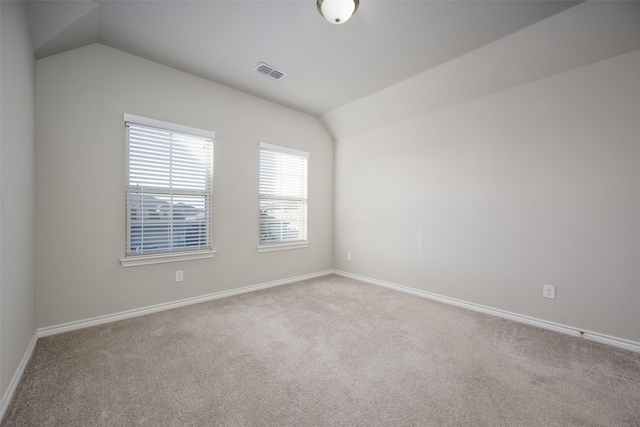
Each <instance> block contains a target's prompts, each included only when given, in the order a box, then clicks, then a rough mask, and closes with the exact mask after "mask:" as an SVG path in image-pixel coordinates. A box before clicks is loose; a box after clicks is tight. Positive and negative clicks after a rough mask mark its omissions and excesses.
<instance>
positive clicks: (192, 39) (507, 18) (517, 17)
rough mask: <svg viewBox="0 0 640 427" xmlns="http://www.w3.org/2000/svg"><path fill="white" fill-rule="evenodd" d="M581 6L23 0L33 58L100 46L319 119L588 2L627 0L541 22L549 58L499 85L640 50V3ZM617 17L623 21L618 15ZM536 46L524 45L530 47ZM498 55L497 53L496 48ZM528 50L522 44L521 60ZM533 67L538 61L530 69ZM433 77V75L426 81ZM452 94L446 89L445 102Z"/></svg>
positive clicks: (426, 0) (470, 72) (374, 0)
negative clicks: (343, 7) (331, 15)
mask: <svg viewBox="0 0 640 427" xmlns="http://www.w3.org/2000/svg"><path fill="white" fill-rule="evenodd" d="M581 3H582V2H576V1H568V0H562V1H560V0H555V1H546V0H508V1H507V0H505V1H491V0H489V1H486V0H469V1H462V0H442V1H437V0H411V1H405V0H360V7H359V9H358V10H357V12H356V13H355V15H354V16H353V17H352V18H351V19H350V20H349V21H348V22H346V23H344V24H342V25H331V24H329V23H328V22H326V21H325V20H324V19H323V18H322V17H321V16H320V14H319V13H318V11H317V9H316V4H315V0H280V1H274V0H254V1H246V0H229V1H220V0H209V1H186V0H174V1H153V0H133V1H130V0H95V1H90V0H80V1H78V0H65V1H28V2H27V6H28V9H27V10H28V14H29V19H30V28H31V37H32V42H33V48H34V54H35V55H36V58H44V57H47V56H49V55H54V54H57V53H60V52H64V51H66V50H69V49H73V48H76V47H80V46H83V45H87V44H91V43H96V42H97V43H103V44H105V45H108V46H111V47H114V48H116V49H120V50H123V51H125V52H129V53H132V54H134V55H137V56H140V57H143V58H146V59H149V60H152V61H155V62H158V63H160V64H164V65H167V66H170V67H173V68H176V69H179V70H182V71H185V72H188V73H191V74H193V75H196V76H199V77H202V78H205V79H208V80H211V81H214V82H217V83H221V84H224V85H226V86H229V87H232V88H235V89H238V90H241V91H244V92H247V93H250V94H253V95H256V96H259V97H261V98H264V99H268V100H271V101H274V102H276V103H279V104H282V105H285V106H288V107H291V108H294V109H297V110H300V111H303V112H307V113H310V114H312V115H315V116H319V117H325V116H326V117H328V118H327V119H326V120H325V118H323V120H324V121H325V122H326V121H327V120H329V119H330V116H331V112H332V111H334V110H337V109H340V108H342V107H344V106H347V105H349V104H352V103H355V102H357V101H358V100H360V99H362V98H364V97H367V96H369V95H371V94H374V93H377V92H380V91H383V90H384V89H385V88H388V87H390V86H392V85H395V84H397V83H399V82H403V81H406V80H407V79H410V78H412V77H414V76H419V75H427V74H425V73H429V72H430V70H434V69H439V70H444V68H442V66H443V64H449V63H452V62H454V60H455V59H456V58H461V57H465V56H466V57H470V56H473V55H475V56H476V57H478V56H479V55H478V54H477V52H483V48H484V49H487V48H486V46H493V45H496V44H498V43H502V44H503V45H507V44H508V43H507V42H505V40H510V39H509V38H510V37H512V38H513V37H514V35H517V34H521V33H523V32H526V31H528V29H529V28H531V27H536V25H535V24H538V23H541V21H542V22H548V21H551V20H553V19H554V18H555V16H560V15H564V14H566V13H567V12H571V11H572V10H573V9H579V8H581V7H584V6H585V5H587V3H588V4H589V6H592V5H593V4H594V3H606V4H607V6H606V7H607V8H608V9H612V10H613V6H611V5H613V4H618V3H620V4H621V3H625V4H626V8H625V7H623V8H618V9H619V10H617V11H616V13H617V14H615V16H614V15H611V14H609V15H611V16H614V17H613V18H611V17H609V18H607V17H606V16H605V15H606V14H607V13H606V11H604V12H603V11H602V10H599V9H598V7H595V9H596V10H594V11H592V12H590V13H583V14H581V15H580V14H576V15H575V16H569V17H568V18H567V19H565V21H566V22H565V21H563V22H560V21H557V22H556V23H555V24H554V25H555V26H552V27H553V28H552V27H549V28H550V30H541V31H539V32H538V33H539V34H538V35H537V36H536V37H538V38H539V39H541V40H542V41H541V42H540V43H538V44H537V46H539V47H540V48H541V49H546V51H547V52H548V55H546V57H542V56H540V55H539V54H538V57H536V58H535V61H537V62H534V63H532V64H534V65H533V67H532V66H527V67H526V69H525V67H520V69H519V70H517V69H515V68H514V69H513V70H511V71H510V72H511V74H514V73H515V74H519V75H515V74H514V76H508V77H507V78H505V76H502V75H501V76H499V80H500V81H501V82H503V81H504V85H505V87H506V86H508V85H509V84H512V83H511V81H513V82H516V83H519V84H521V83H522V82H523V81H526V80H532V79H536V78H541V77H544V76H545V75H550V74H553V73H557V72H560V71H563V70H566V69H570V68H572V67H576V66H580V65H584V64H585V63H587V62H588V61H594V60H600V59H604V58H605V57H608V56H613V55H615V54H619V53H623V52H624V51H629V50H632V49H638V48H640V37H637V36H638V31H635V30H630V29H629V28H632V27H633V26H634V22H635V23H637V22H639V21H640V20H639V19H638V17H639V16H640V6H639V5H640V3H639V2H635V4H634V5H633V6H631V7H630V6H629V4H630V3H634V2H629V1H623V2H617V1H613V0H611V1H607V2H598V1H594V0H590V1H588V2H587V3H582V4H581ZM576 6H577V7H576ZM596 6H597V5H596ZM592 9H594V7H592ZM600 9H602V8H600ZM635 13H637V16H635V17H634V16H633V15H634V14H635ZM554 15H555V16H554ZM629 15H631V16H629ZM597 17H602V18H603V19H604V20H603V21H602V22H600V23H598V22H595V21H594V22H589V21H591V20H596V19H598V20H599V19H600V18H597ZM607 19H608V20H607ZM621 19H622V20H625V22H623V23H621V24H619V23H618V22H617V21H620V20H621ZM616 20H617V21H616ZM575 21H587V22H575ZM576 25H577V26H582V27H583V29H587V30H588V31H591V32H592V33H593V32H597V33H598V34H596V35H595V36H589V37H586V38H585V35H584V34H586V33H581V32H580V31H577V32H575V31H574V32H573V34H572V31H573V29H574V28H577V27H576ZM537 26H540V25H539V24H538V25H537ZM637 27H638V28H640V25H637ZM548 31H555V33H553V34H551V33H549V32H548ZM618 33H620V34H618ZM544 34H548V35H549V36H548V37H547V38H548V39H544V38H545V37H546V36H545V35H544ZM600 35H601V36H602V37H599V36H600ZM636 39H637V40H636ZM531 46H533V45H528V46H525V45H523V46H522V48H520V49H521V50H522V51H526V50H528V49H531ZM558 46H559V47H558ZM554 49H556V51H553V50H554ZM514 51H515V48H512V49H511V50H509V49H503V50H502V51H500V50H495V49H494V50H493V51H492V52H493V53H492V54H485V53H483V55H484V56H486V59H482V61H484V62H485V63H486V62H487V61H490V62H492V63H493V67H494V68H493V70H495V69H497V67H499V66H500V63H501V62H502V61H504V63H505V64H506V65H507V66H509V61H510V60H511V62H517V63H521V64H522V61H521V60H520V59H519V58H509V57H507V56H506V55H510V53H509V52H514ZM487 52H489V51H488V50H487ZM500 52H504V53H503V56H502V57H500ZM526 54H527V53H526V52H522V53H521V55H522V56H523V57H526ZM491 55H493V56H491ZM552 61H555V64H551V62H552ZM260 62H265V63H267V64H269V65H271V66H273V67H275V68H277V69H279V70H281V71H283V72H285V73H287V76H286V77H285V78H283V79H281V80H274V79H271V78H269V77H266V76H264V75H262V74H259V73H257V72H256V71H254V68H255V67H256V65H258V64H259V63H260ZM543 62H544V63H543ZM478 64H480V63H479V62H478V61H477V60H476V62H475V63H472V62H469V63H468V65H467V66H466V68H467V70H466V74H465V75H462V74H460V75H457V76H456V78H457V79H459V81H460V82H461V83H462V80H463V79H465V80H470V79H474V78H475V77H474V75H478V74H479V73H482V72H484V73H485V74H487V73H488V72H489V70H491V68H487V67H485V66H484V65H483V66H480V67H478ZM538 66H539V68H540V69H539V70H532V68H538ZM476 67H478V68H477V71H476ZM458 68H460V66H459V67H458ZM459 71H460V70H457V71H456V72H457V73H459ZM440 74H442V72H441V73H440ZM480 77H483V78H486V77H487V76H480ZM497 78H498V77H497ZM447 84H448V85H450V86H451V85H453V86H456V85H455V84H453V83H452V82H447ZM438 85H439V83H438V81H437V80H433V82H432V86H438ZM476 86H478V87H475V88H474V89H473V91H475V92H474V93H471V92H473V91H470V92H469V95H468V96H467V95H460V94H457V95H456V96H458V98H460V99H464V98H465V97H466V98H469V97H471V96H477V95H478V94H482V93H487V92H489V91H492V90H497V89H501V87H500V85H497V84H495V82H494V83H491V82H489V83H486V82H485V83H483V82H481V81H480V80H478V83H477V84H476ZM479 86H485V87H482V88H480V87H479ZM461 87H462V86H461ZM502 88H504V87H502ZM446 91H447V93H452V94H453V93H454V92H456V91H455V90H450V89H448V88H447V89H446ZM442 101H443V102H442V103H443V105H445V104H447V102H445V100H442ZM454 101H455V99H453V98H452V100H450V101H448V102H449V103H451V102H454ZM438 102H440V101H438Z"/></svg>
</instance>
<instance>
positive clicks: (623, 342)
mask: <svg viewBox="0 0 640 427" xmlns="http://www.w3.org/2000/svg"><path fill="white" fill-rule="evenodd" d="M334 273H335V274H337V275H339V276H343V277H348V278H350V279H355V280H359V281H361V282H367V283H371V284H372V285H378V286H383V287H385V288H389V289H394V290H397V291H400V292H405V293H408V294H412V295H417V296H419V297H423V298H428V299H431V300H434V301H440V302H443V303H445V304H451V305H455V306H457V307H462V308H466V309H469V310H473V311H478V312H480V313H486V314H490V315H492V316H497V317H502V318H504V319H509V320H513V321H515V322H519V323H526V324H527V325H532V326H537V327H539V328H544V329H550V330H552V331H556V332H560V333H562V334H567V335H573V336H576V337H582V338H584V339H587V340H590V341H595V342H599V343H602V344H607V345H610V346H612V347H618V348H623V349H625V350H630V351H634V352H637V353H640V342H635V341H631V340H627V339H624V338H618V337H613V336H610V335H605V334H600V333H598V332H592V331H586V330H584V329H580V328H575V327H573V326H567V325H562V324H559V323H554V322H549V321H547V320H542V319H537V318H535V317H530V316H525V315H523V314H518V313H512V312H510V311H505V310H500V309H497V308H492V307H487V306H484V305H480V304H475V303H472V302H467V301H463V300H459V299H455V298H449V297H446V296H443V295H438V294H434V293H431V292H426V291H421V290H419V289H414V288H409V287H407V286H401V285H396V284H395V283H389V282H384V281H382V280H377V279H372V278H370V277H365V276H360V275H358V274H352V273H347V272H346V271H340V270H334Z"/></svg>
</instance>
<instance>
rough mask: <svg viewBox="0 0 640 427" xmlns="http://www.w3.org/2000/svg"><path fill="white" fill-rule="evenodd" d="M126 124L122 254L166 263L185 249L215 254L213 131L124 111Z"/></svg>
mask: <svg viewBox="0 0 640 427" xmlns="http://www.w3.org/2000/svg"><path fill="white" fill-rule="evenodd" d="M125 125H126V148H127V150H126V152H127V158H126V198H127V200H126V220H127V236H126V238H127V239H126V240H127V243H126V251H125V254H126V256H125V258H129V259H132V258H133V259H151V260H152V262H166V261H173V260H177V259H179V256H180V255H182V256H183V257H182V258H181V259H185V257H184V256H185V255H186V254H187V255H188V254H190V255H192V256H191V257H194V256H193V255H195V258H199V257H202V256H198V254H200V255H202V254H205V255H206V254H209V255H208V256H213V249H212V245H211V204H212V181H213V139H214V138H215V134H214V133H213V132H210V131H203V130H199V129H193V128H188V127H184V126H180V125H174V124H171V123H166V122H160V121H156V120H152V119H147V118H144V117H139V116H133V115H128V114H127V115H125ZM186 259H189V258H186ZM122 261H123V265H125V261H126V259H125V260H122ZM132 265H137V264H132Z"/></svg>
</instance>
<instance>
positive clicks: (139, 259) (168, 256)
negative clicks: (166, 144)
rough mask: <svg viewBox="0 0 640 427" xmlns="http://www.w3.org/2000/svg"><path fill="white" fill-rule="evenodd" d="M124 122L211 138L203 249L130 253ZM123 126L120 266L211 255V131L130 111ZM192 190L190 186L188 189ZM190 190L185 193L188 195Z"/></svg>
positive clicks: (212, 135)
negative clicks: (121, 255)
mask: <svg viewBox="0 0 640 427" xmlns="http://www.w3.org/2000/svg"><path fill="white" fill-rule="evenodd" d="M127 123H132V124H136V125H139V126H144V127H150V128H157V129H160V130H163V131H167V132H172V133H178V134H185V135H190V136H196V137H202V138H206V139H208V140H211V144H212V147H211V150H212V152H211V165H210V172H209V175H208V177H206V178H205V180H206V181H207V182H205V188H207V187H208V190H204V191H205V192H207V196H208V200H209V209H208V220H207V222H206V224H205V227H206V233H207V236H206V242H207V244H206V246H207V247H206V248H203V249H195V250H189V249H185V250H177V251H175V252H172V251H166V252H155V253H146V254H131V253H129V251H130V248H128V247H127V245H129V244H130V234H131V229H130V227H131V221H130V217H129V215H130V213H129V210H128V209H129V208H128V206H127V204H128V199H129V194H130V193H131V191H132V187H131V186H130V185H129V176H128V175H129V164H130V163H129V162H130V159H129V137H128V134H127ZM124 125H125V126H124V128H125V138H124V139H125V255H124V257H123V258H121V259H120V263H121V265H122V266H123V267H133V266H139V265H148V264H160V263H166V262H176V261H186V260H193V259H205V258H213V257H214V255H215V253H216V251H215V249H214V248H213V241H212V234H213V213H212V211H213V209H212V205H213V166H214V164H213V163H214V160H213V159H214V158H213V144H214V143H215V132H213V131H210V130H205V129H198V128H194V127H189V126H183V125H178V124H175V123H170V122H165V121H162V120H156V119H150V118H148V117H142V116H137V115H134V114H128V113H125V114H124ZM189 191H193V190H189ZM151 192H152V191H151ZM171 194H172V195H174V194H175V195H178V196H180V195H182V196H186V195H187V193H184V194H181V193H180V192H179V191H178V192H176V193H174V192H173V191H171ZM191 194H192V193H190V194H189V195H191Z"/></svg>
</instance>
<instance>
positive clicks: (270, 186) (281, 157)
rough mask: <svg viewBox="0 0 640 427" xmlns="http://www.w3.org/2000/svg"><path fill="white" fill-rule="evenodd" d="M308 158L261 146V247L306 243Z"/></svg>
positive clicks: (279, 148)
mask: <svg viewBox="0 0 640 427" xmlns="http://www.w3.org/2000/svg"><path fill="white" fill-rule="evenodd" d="M308 157H309V153H306V152H304V151H298V150H292V149H289V148H285V147H279V146H277V145H271V144H266V143H261V144H260V245H269V244H282V243H295V242H304V241H306V240H307V159H308Z"/></svg>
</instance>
